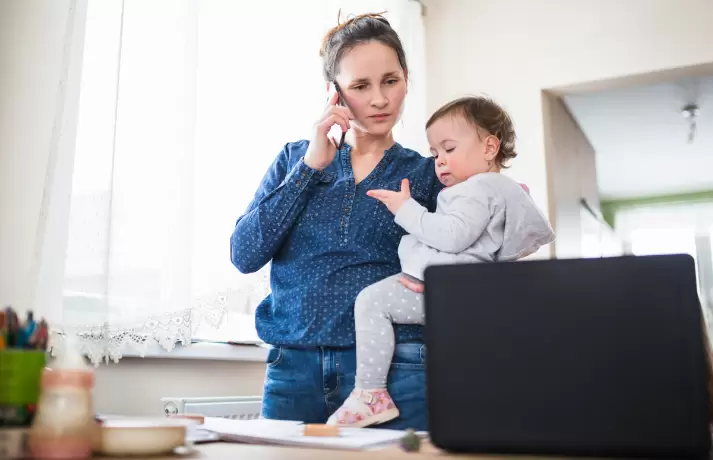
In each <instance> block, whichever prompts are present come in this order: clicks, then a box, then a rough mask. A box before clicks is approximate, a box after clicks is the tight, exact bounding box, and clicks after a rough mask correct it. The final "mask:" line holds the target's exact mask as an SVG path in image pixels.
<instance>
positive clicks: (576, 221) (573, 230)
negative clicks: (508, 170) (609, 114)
mask: <svg viewBox="0 0 713 460" xmlns="http://www.w3.org/2000/svg"><path fill="white" fill-rule="evenodd" d="M542 97H543V100H542V102H543V105H542V108H543V126H544V134H545V151H546V152H547V159H548V161H547V165H548V188H549V190H550V191H551V192H552V193H550V201H549V205H550V218H551V222H552V226H553V227H554V229H555V231H556V233H557V240H556V241H555V242H554V243H553V250H554V251H553V255H555V256H557V257H558V258H574V257H581V256H582V255H583V254H582V234H583V233H582V232H583V230H584V229H583V222H582V206H581V204H580V200H581V199H585V200H586V201H587V203H589V205H590V206H591V207H592V208H593V209H595V210H597V211H598V210H599V191H598V188H597V166H596V163H595V157H594V155H595V152H594V148H593V147H592V145H591V144H590V143H589V141H588V140H587V138H586V136H585V135H584V133H583V132H582V130H581V129H580V128H579V125H578V124H577V122H576V121H575V120H574V118H572V115H571V114H570V113H569V111H568V110H567V108H566V107H565V105H564V103H563V102H562V100H561V99H560V98H558V97H556V96H554V95H551V94H547V93H545V94H543V96H542Z"/></svg>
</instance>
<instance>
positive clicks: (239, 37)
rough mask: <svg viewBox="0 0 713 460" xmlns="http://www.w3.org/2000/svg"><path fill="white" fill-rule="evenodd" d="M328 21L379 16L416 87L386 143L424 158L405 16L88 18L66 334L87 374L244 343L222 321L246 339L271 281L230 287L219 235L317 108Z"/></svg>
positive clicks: (226, 233)
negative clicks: (139, 358)
mask: <svg viewBox="0 0 713 460" xmlns="http://www.w3.org/2000/svg"><path fill="white" fill-rule="evenodd" d="M340 8H341V10H342V13H343V15H349V14H353V13H361V12H367V11H372V12H373V11H384V10H385V11H388V13H387V17H388V18H389V19H390V20H391V21H392V23H393V25H394V27H395V28H396V29H397V31H399V32H400V34H401V37H402V39H403V40H404V44H405V46H406V48H407V50H406V52H407V58H408V59H409V64H410V68H411V80H412V86H411V88H410V91H409V98H408V102H407V104H408V105H407V107H406V112H405V113H404V117H403V123H402V124H401V125H400V126H399V127H398V129H397V131H398V133H397V139H398V140H399V141H400V142H403V143H404V144H405V145H408V146H410V147H412V148H416V149H420V150H421V151H425V138H424V135H423V125H424V121H425V117H426V113H425V80H424V79H425V64H424V44H423V24H422V18H421V14H420V4H419V3H417V2H414V1H411V0H380V1H364V0H349V1H336V0H321V1H318V0H312V1H308V2H296V1H294V0H266V1H261V2H257V1H251V2H236V1H232V0H102V1H98V2H89V6H88V13H87V23H86V38H85V45H84V59H83V71H82V81H81V92H80V108H79V120H78V133H77V143H76V153H75V159H74V176H73V180H72V183H73V191H72V201H71V211H70V218H69V241H68V246H67V252H66V262H65V279H64V298H63V324H62V326H63V329H64V332H66V333H72V334H74V333H78V334H79V335H80V336H81V337H82V338H83V339H84V340H83V342H82V343H83V346H84V347H85V350H86V351H87V352H88V354H89V355H90V357H91V359H92V360H93V361H94V362H95V363H98V362H100V361H101V360H102V359H103V358H106V359H113V360H118V359H119V358H120V357H121V355H122V353H123V352H125V351H126V350H128V349H132V351H138V352H139V353H141V352H144V351H145V350H146V349H147V347H148V346H151V345H152V344H155V343H158V344H160V345H161V346H162V347H163V348H165V349H166V350H170V349H172V348H173V347H174V346H175V345H176V344H177V343H184V344H188V343H189V342H190V340H191V339H192V338H194V337H195V336H196V331H197V330H199V329H200V328H201V327H202V325H206V324H207V325H209V326H211V327H221V329H222V330H223V332H224V334H223V337H228V338H232V339H233V340H240V339H241V338H242V337H239V335H240V334H244V331H245V330H246V328H245V327H243V328H240V327H236V325H235V324H233V325H230V324H226V318H237V319H236V320H235V321H241V322H249V327H248V328H247V329H248V330H249V331H253V333H254V325H253V320H252V317H251V314H252V313H253V311H254V308H255V307H256V305H257V304H258V303H259V301H260V300H262V298H264V296H265V295H266V294H267V293H268V292H269V281H268V268H267V267H266V268H265V269H263V270H261V271H260V272H258V273H256V274H253V275H242V274H240V273H239V272H238V271H237V270H236V269H235V268H234V267H233V266H232V264H231V263H230V256H229V237H230V233H231V231H232V229H233V226H234V223H235V219H236V218H237V216H238V215H240V214H241V213H242V212H243V211H244V209H245V207H246V206H247V205H248V203H249V201H250V200H251V199H252V196H253V193H254V191H255V189H256V187H257V186H258V184H259V182H260V179H261V178H262V175H263V173H264V171H265V170H266V168H267V167H268V165H269V164H270V163H271V162H272V160H273V158H274V156H275V155H276V154H277V152H279V150H280V149H281V147H282V145H283V144H284V143H285V142H288V141H291V140H298V139H302V138H305V137H307V136H309V133H310V129H311V126H312V123H313V122H314V119H315V118H316V117H317V116H318V115H319V113H320V112H321V110H322V108H323V104H324V99H325V84H324V82H323V80H322V77H321V69H320V62H319V57H318V49H319V45H320V40H321V37H322V34H323V33H324V32H325V31H326V30H327V29H328V28H329V27H332V26H333V25H335V23H336V19H337V11H338V10H339V9H340ZM231 315H232V316H231ZM235 321H234V322H235ZM242 325H243V326H245V324H244V323H243V324H242ZM240 331H243V332H240ZM253 335H254V334H253ZM250 338H252V337H250Z"/></svg>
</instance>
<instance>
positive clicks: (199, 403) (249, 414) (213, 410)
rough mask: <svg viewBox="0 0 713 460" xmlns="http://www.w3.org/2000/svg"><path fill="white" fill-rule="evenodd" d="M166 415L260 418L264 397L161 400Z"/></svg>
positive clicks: (168, 398)
mask: <svg viewBox="0 0 713 460" xmlns="http://www.w3.org/2000/svg"><path fill="white" fill-rule="evenodd" d="M161 402H162V403H163V412H164V413H165V414H166V415H176V414H200V415H204V416H206V417H222V418H230V419H237V420H252V419H257V418H260V408H261V407H262V397H260V396H226V397H222V398H175V397H174V398H172V397H166V398H161Z"/></svg>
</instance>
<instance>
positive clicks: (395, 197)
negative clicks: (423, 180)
mask: <svg viewBox="0 0 713 460" xmlns="http://www.w3.org/2000/svg"><path fill="white" fill-rule="evenodd" d="M366 194H367V195H368V196H370V197H372V198H375V199H377V200H379V201H381V202H382V203H384V204H385V205H386V207H387V208H388V209H389V211H391V213H392V214H394V215H396V213H397V212H399V209H401V206H403V205H404V203H406V202H407V201H408V200H409V199H410V198H411V187H410V186H409V182H408V179H404V180H402V181H401V190H400V191H398V192H394V191H392V190H383V189H379V190H369V191H368V192H366Z"/></svg>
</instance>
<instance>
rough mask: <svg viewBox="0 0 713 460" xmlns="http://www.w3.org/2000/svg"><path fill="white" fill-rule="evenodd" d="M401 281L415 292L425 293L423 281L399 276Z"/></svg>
mask: <svg viewBox="0 0 713 460" xmlns="http://www.w3.org/2000/svg"><path fill="white" fill-rule="evenodd" d="M399 283H401V284H402V285H403V286H404V287H405V288H407V289H410V290H412V291H413V292H417V293H419V294H422V293H423V290H424V289H423V283H420V282H418V281H414V280H413V279H411V278H409V277H407V276H404V275H401V276H399Z"/></svg>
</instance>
